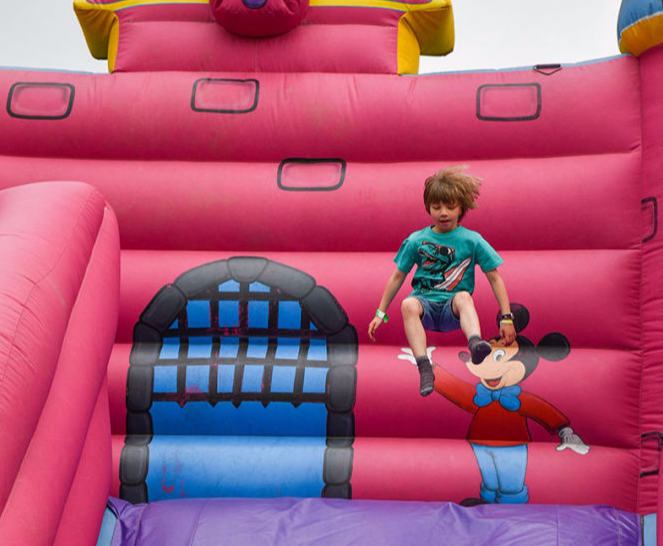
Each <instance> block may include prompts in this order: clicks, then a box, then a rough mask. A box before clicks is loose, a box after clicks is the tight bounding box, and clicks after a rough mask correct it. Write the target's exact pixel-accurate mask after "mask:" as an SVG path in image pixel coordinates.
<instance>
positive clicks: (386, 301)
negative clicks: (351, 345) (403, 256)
mask: <svg viewBox="0 0 663 546" xmlns="http://www.w3.org/2000/svg"><path fill="white" fill-rule="evenodd" d="M406 277H407V273H403V272H402V271H401V270H400V269H396V270H395V271H394V272H393V273H392V274H391V277H389V280H388V281H387V286H385V287H384V292H383V294H382V299H381V300H380V305H379V307H378V311H382V312H383V313H386V312H387V309H388V308H389V305H390V304H391V302H392V301H393V299H394V298H395V297H396V294H397V293H398V291H399V290H400V289H401V286H403V282H405V278H406ZM382 322H383V319H382V318H380V317H378V316H375V317H373V320H371V322H370V323H369V325H368V337H370V338H371V340H372V341H375V331H376V330H377V329H378V328H379V327H380V325H381V324H382Z"/></svg>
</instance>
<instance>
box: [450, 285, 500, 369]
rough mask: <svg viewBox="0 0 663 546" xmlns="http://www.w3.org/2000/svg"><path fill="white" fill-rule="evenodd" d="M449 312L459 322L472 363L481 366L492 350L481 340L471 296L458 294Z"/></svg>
mask: <svg viewBox="0 0 663 546" xmlns="http://www.w3.org/2000/svg"><path fill="white" fill-rule="evenodd" d="M451 310H452V311H453V313H454V315H456V316H457V317H458V319H459V320H460V329H461V330H462V331H463V333H464V334H465V337H467V342H468V343H467V344H468V347H469V349H470V354H471V355H472V363H474V364H481V363H482V362H483V361H484V359H485V358H486V357H487V356H488V355H489V354H490V352H491V351H492V348H491V346H490V343H488V342H487V341H483V340H482V339H481V325H480V324H479V316H478V315H477V310H476V308H475V307H474V300H473V299H472V295H471V294H470V293H469V292H458V294H456V295H455V296H454V299H453V300H452V302H451Z"/></svg>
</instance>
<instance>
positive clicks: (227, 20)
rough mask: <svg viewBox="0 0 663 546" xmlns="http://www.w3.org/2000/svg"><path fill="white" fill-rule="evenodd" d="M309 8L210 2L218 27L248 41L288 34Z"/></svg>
mask: <svg viewBox="0 0 663 546" xmlns="http://www.w3.org/2000/svg"><path fill="white" fill-rule="evenodd" d="M308 5H309V3H308V0H210V8H211V9H212V14H213V15H214V19H216V22H217V23H219V24H220V25H221V26H222V27H223V28H225V29H226V30H227V31H228V32H232V33H233V34H237V35H238V36H246V37H250V38H260V37H270V36H277V35H279V34H284V33H286V32H289V31H290V30H292V29H294V28H295V27H297V26H298V25H299V23H301V22H302V19H304V16H305V15H306V12H307V10H308Z"/></svg>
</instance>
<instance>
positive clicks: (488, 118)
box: [476, 82, 541, 121]
mask: <svg viewBox="0 0 663 546" xmlns="http://www.w3.org/2000/svg"><path fill="white" fill-rule="evenodd" d="M489 87H492V88H504V87H534V88H535V89H536V112H535V113H534V114H532V115H531V116H514V117H499V116H485V115H483V114H482V113H481V93H482V91H483V90H484V89H486V88H489ZM476 103H477V118H478V119H480V120H483V121H533V120H535V119H538V118H539V116H540V115H541V84H539V83H536V82H533V83H487V84H484V85H480V86H479V87H478V88H477V100H476Z"/></svg>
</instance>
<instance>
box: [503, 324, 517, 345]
mask: <svg viewBox="0 0 663 546" xmlns="http://www.w3.org/2000/svg"><path fill="white" fill-rule="evenodd" d="M500 337H501V338H502V339H503V340H504V344H505V345H511V344H512V343H513V342H514V341H515V340H516V329H515V328H514V326H513V324H511V323H509V322H500Z"/></svg>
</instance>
